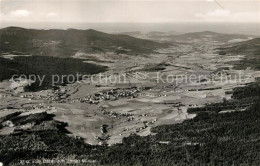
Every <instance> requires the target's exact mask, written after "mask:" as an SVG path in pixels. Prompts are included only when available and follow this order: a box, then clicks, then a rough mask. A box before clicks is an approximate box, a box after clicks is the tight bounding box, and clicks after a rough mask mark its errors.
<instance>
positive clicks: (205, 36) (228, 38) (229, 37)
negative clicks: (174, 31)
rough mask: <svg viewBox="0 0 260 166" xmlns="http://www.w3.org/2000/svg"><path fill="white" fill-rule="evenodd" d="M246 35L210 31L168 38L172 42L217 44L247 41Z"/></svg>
mask: <svg viewBox="0 0 260 166" xmlns="http://www.w3.org/2000/svg"><path fill="white" fill-rule="evenodd" d="M249 37H251V36H248V35H242V34H223V33H217V32H211V31H203V32H193V33H185V34H181V35H171V36H169V38H171V40H173V41H190V40H195V39H197V40H211V41H218V42H232V41H233V40H234V39H237V40H238V41H239V40H247V39H248V38H249Z"/></svg>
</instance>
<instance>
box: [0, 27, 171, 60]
mask: <svg viewBox="0 0 260 166" xmlns="http://www.w3.org/2000/svg"><path fill="white" fill-rule="evenodd" d="M167 46H168V44H165V43H158V42H154V41H149V40H144V39H138V38H134V37H131V36H128V35H114V34H107V33H103V32H99V31H96V30H93V29H88V30H77V29H68V30H58V29H50V30H35V29H25V28H20V27H8V28H3V29H0V51H1V53H3V52H10V51H16V52H22V53H25V54H33V55H45V56H57V57H70V56H73V55H75V53H76V52H77V51H82V52H85V53H98V52H107V51H111V52H116V53H117V52H118V51H119V52H120V51H121V50H124V52H126V53H128V54H149V53H152V52H153V51H154V50H155V49H158V48H162V47H167Z"/></svg>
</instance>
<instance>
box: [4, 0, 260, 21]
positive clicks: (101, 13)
mask: <svg viewBox="0 0 260 166" xmlns="http://www.w3.org/2000/svg"><path fill="white" fill-rule="evenodd" d="M5 22H15V23H26V22H32V23H37V22H61V23H115V22H116V23H171V22H239V23H249V22H250V23H260V0H217V2H215V1H214V0H139V1H137V0H0V23H5Z"/></svg>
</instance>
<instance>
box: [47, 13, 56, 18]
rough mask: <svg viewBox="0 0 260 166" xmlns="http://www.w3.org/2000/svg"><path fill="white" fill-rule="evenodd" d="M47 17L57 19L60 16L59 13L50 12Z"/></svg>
mask: <svg viewBox="0 0 260 166" xmlns="http://www.w3.org/2000/svg"><path fill="white" fill-rule="evenodd" d="M46 16H47V17H56V16H58V13H54V12H50V13H47V14H46Z"/></svg>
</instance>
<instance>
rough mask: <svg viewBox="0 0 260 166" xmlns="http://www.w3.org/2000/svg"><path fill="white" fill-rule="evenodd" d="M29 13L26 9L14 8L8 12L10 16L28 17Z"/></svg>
mask: <svg viewBox="0 0 260 166" xmlns="http://www.w3.org/2000/svg"><path fill="white" fill-rule="evenodd" d="M30 14H31V12H29V11H28V10H15V11H12V12H10V16H13V17H28V16H29V15H30Z"/></svg>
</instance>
